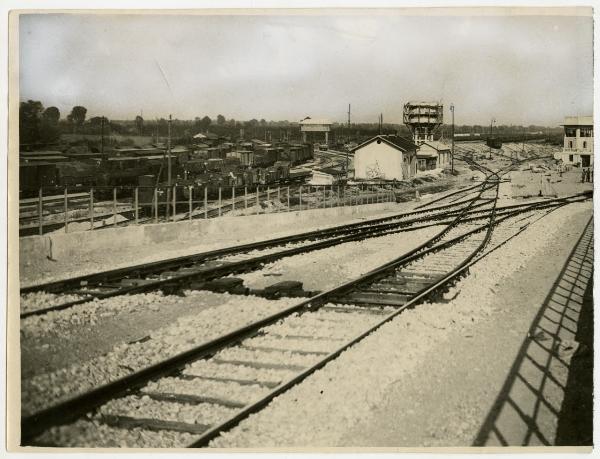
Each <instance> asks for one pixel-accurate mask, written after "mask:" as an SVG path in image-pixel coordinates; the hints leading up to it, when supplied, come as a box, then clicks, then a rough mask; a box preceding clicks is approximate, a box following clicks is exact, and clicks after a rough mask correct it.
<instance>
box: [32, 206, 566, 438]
mask: <svg viewBox="0 0 600 459" xmlns="http://www.w3.org/2000/svg"><path fill="white" fill-rule="evenodd" d="M544 204H547V203H544V202H541V203H534V204H532V205H531V209H534V208H536V207H539V206H541V205H544ZM565 204H566V203H565ZM563 205H564V204H563ZM531 209H517V210H515V211H514V212H513V214H518V213H523V212H527V211H528V210H531ZM507 218H510V215H509V216H506V217H504V218H502V219H501V220H498V221H496V222H495V223H499V222H500V221H502V220H505V219H507ZM488 227H489V223H488V224H486V225H484V226H482V227H479V228H476V229H474V230H471V231H469V232H468V233H466V234H463V235H460V236H458V237H456V238H454V239H452V240H450V241H447V242H444V243H442V244H438V246H434V247H432V248H430V249H427V250H424V251H423V250H422V249H423V247H424V246H426V245H427V243H424V244H422V245H421V246H419V247H417V248H415V249H414V250H412V251H411V252H409V253H407V254H405V255H403V256H400V257H398V258H397V259H396V262H397V264H399V263H402V262H404V263H408V262H410V261H413V260H414V259H417V258H420V257H422V256H424V255H426V254H428V253H431V252H432V251H433V250H434V249H436V250H441V249H442V248H444V247H447V246H449V245H451V244H452V243H455V242H457V241H458V240H462V239H464V238H466V237H468V236H469V235H471V234H474V233H475V232H479V231H482V230H483V229H485V228H488ZM445 232H447V231H446V230H445V231H443V233H445ZM432 239H435V237H434V238H432ZM419 252H420V253H419ZM391 268H393V267H391V266H386V267H382V268H381V269H380V270H375V271H373V272H370V273H367V274H365V275H364V276H361V277H360V278H359V279H357V280H354V281H350V282H348V283H346V284H344V285H341V286H339V287H336V288H334V289H332V290H330V291H328V292H324V293H321V294H319V295H316V296H314V297H312V298H310V299H308V300H306V301H303V302H301V303H300V304H297V305H294V306H291V307H290V308H287V309H285V310H282V311H280V312H278V313H276V314H274V315H272V316H269V317H267V318H264V319H262V320H260V321H257V322H255V323H253V324H249V325H247V326H244V327H241V328H239V329H237V330H234V331H232V332H230V333H228V334H226V335H223V336H221V337H219V338H216V339H214V340H211V341H209V342H207V343H205V344H202V345H200V346H197V347H195V348H193V349H190V350H188V351H186V352H184V353H181V354H178V355H176V356H174V357H172V358H169V359H167V360H165V361H163V362H159V363H157V364H154V365H152V366H150V367H148V368H145V369H142V370H140V371H138V372H135V373H133V374H131V375H128V376H126V377H123V378H121V379H119V380H116V381H114V382H112V383H108V384H106V385H104V386H101V387H99V388H96V389H92V390H91V391H89V392H87V393H84V394H81V395H79V396H75V397H73V398H71V399H69V400H66V401H64V402H61V403H59V404H57V405H55V406H53V407H50V408H47V409H45V410H42V411H40V412H38V413H35V414H33V415H31V416H29V417H27V418H24V419H23V420H22V439H23V442H27V441H30V440H32V439H33V437H34V436H35V435H37V434H39V433H41V432H43V431H44V430H47V428H49V427H51V426H52V425H57V424H64V423H66V422H69V421H71V420H74V419H76V418H77V417H80V416H81V415H83V414H85V413H86V412H89V411H91V410H92V409H94V408H95V407H97V406H98V405H100V404H102V403H104V402H106V401H108V400H109V399H111V398H114V397H117V396H119V395H122V394H124V393H126V392H128V391H130V390H132V389H135V388H137V387H139V386H141V385H143V384H145V383H146V382H148V381H149V380H151V379H155V378H157V377H160V376H163V375H165V374H169V373H172V372H174V371H176V370H178V369H181V368H182V367H183V366H184V365H186V364H187V363H189V362H190V361H193V360H198V359H201V358H203V357H207V356H210V355H211V354H214V353H215V352H216V351H218V350H220V349H222V348H223V347H226V346H228V345H231V344H235V343H236V342H239V341H241V340H243V339H245V338H246V337H248V336H252V335H255V334H256V332H257V330H259V329H260V328H263V327H264V326H267V325H271V324H272V323H274V322H276V321H278V320H280V319H282V318H284V317H286V316H288V315H289V314H291V313H293V312H297V311H300V310H302V309H307V308H309V309H312V308H314V307H318V306H317V305H318V304H323V303H324V302H325V301H327V298H328V297H330V296H332V295H335V294H337V293H339V292H341V291H342V290H344V288H347V287H352V286H353V285H356V284H357V283H360V282H364V281H365V279H366V278H368V277H371V278H374V277H375V276H377V275H378V274H380V271H381V270H383V269H388V270H389V269H391Z"/></svg>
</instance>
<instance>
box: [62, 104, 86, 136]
mask: <svg viewBox="0 0 600 459" xmlns="http://www.w3.org/2000/svg"><path fill="white" fill-rule="evenodd" d="M86 113H87V108H85V107H82V106H81V105H76V106H75V107H73V109H72V110H71V113H69V115H68V116H67V121H68V122H69V123H70V124H72V125H73V132H75V128H76V127H79V126H81V125H82V124H83V122H84V121H85V115H86Z"/></svg>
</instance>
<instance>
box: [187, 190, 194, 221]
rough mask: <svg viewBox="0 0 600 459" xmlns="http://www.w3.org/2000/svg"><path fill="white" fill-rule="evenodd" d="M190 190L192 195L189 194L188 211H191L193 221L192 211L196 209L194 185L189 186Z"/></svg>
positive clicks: (190, 217) (190, 215)
mask: <svg viewBox="0 0 600 459" xmlns="http://www.w3.org/2000/svg"><path fill="white" fill-rule="evenodd" d="M188 192H189V195H190V196H189V201H188V209H189V211H188V212H189V220H190V222H191V221H192V211H193V210H194V204H193V203H194V196H193V194H194V187H193V186H192V185H190V186H189V189H188Z"/></svg>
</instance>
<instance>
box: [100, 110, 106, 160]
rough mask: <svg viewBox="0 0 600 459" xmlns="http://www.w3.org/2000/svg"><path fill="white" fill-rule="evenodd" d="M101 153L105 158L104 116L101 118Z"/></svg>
mask: <svg viewBox="0 0 600 459" xmlns="http://www.w3.org/2000/svg"><path fill="white" fill-rule="evenodd" d="M100 155H101V157H102V159H105V158H104V117H102V118H100Z"/></svg>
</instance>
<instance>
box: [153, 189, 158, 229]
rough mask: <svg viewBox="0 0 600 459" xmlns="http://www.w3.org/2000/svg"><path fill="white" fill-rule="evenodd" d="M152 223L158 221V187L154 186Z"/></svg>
mask: <svg viewBox="0 0 600 459" xmlns="http://www.w3.org/2000/svg"><path fill="white" fill-rule="evenodd" d="M154 223H158V188H157V187H154Z"/></svg>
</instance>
